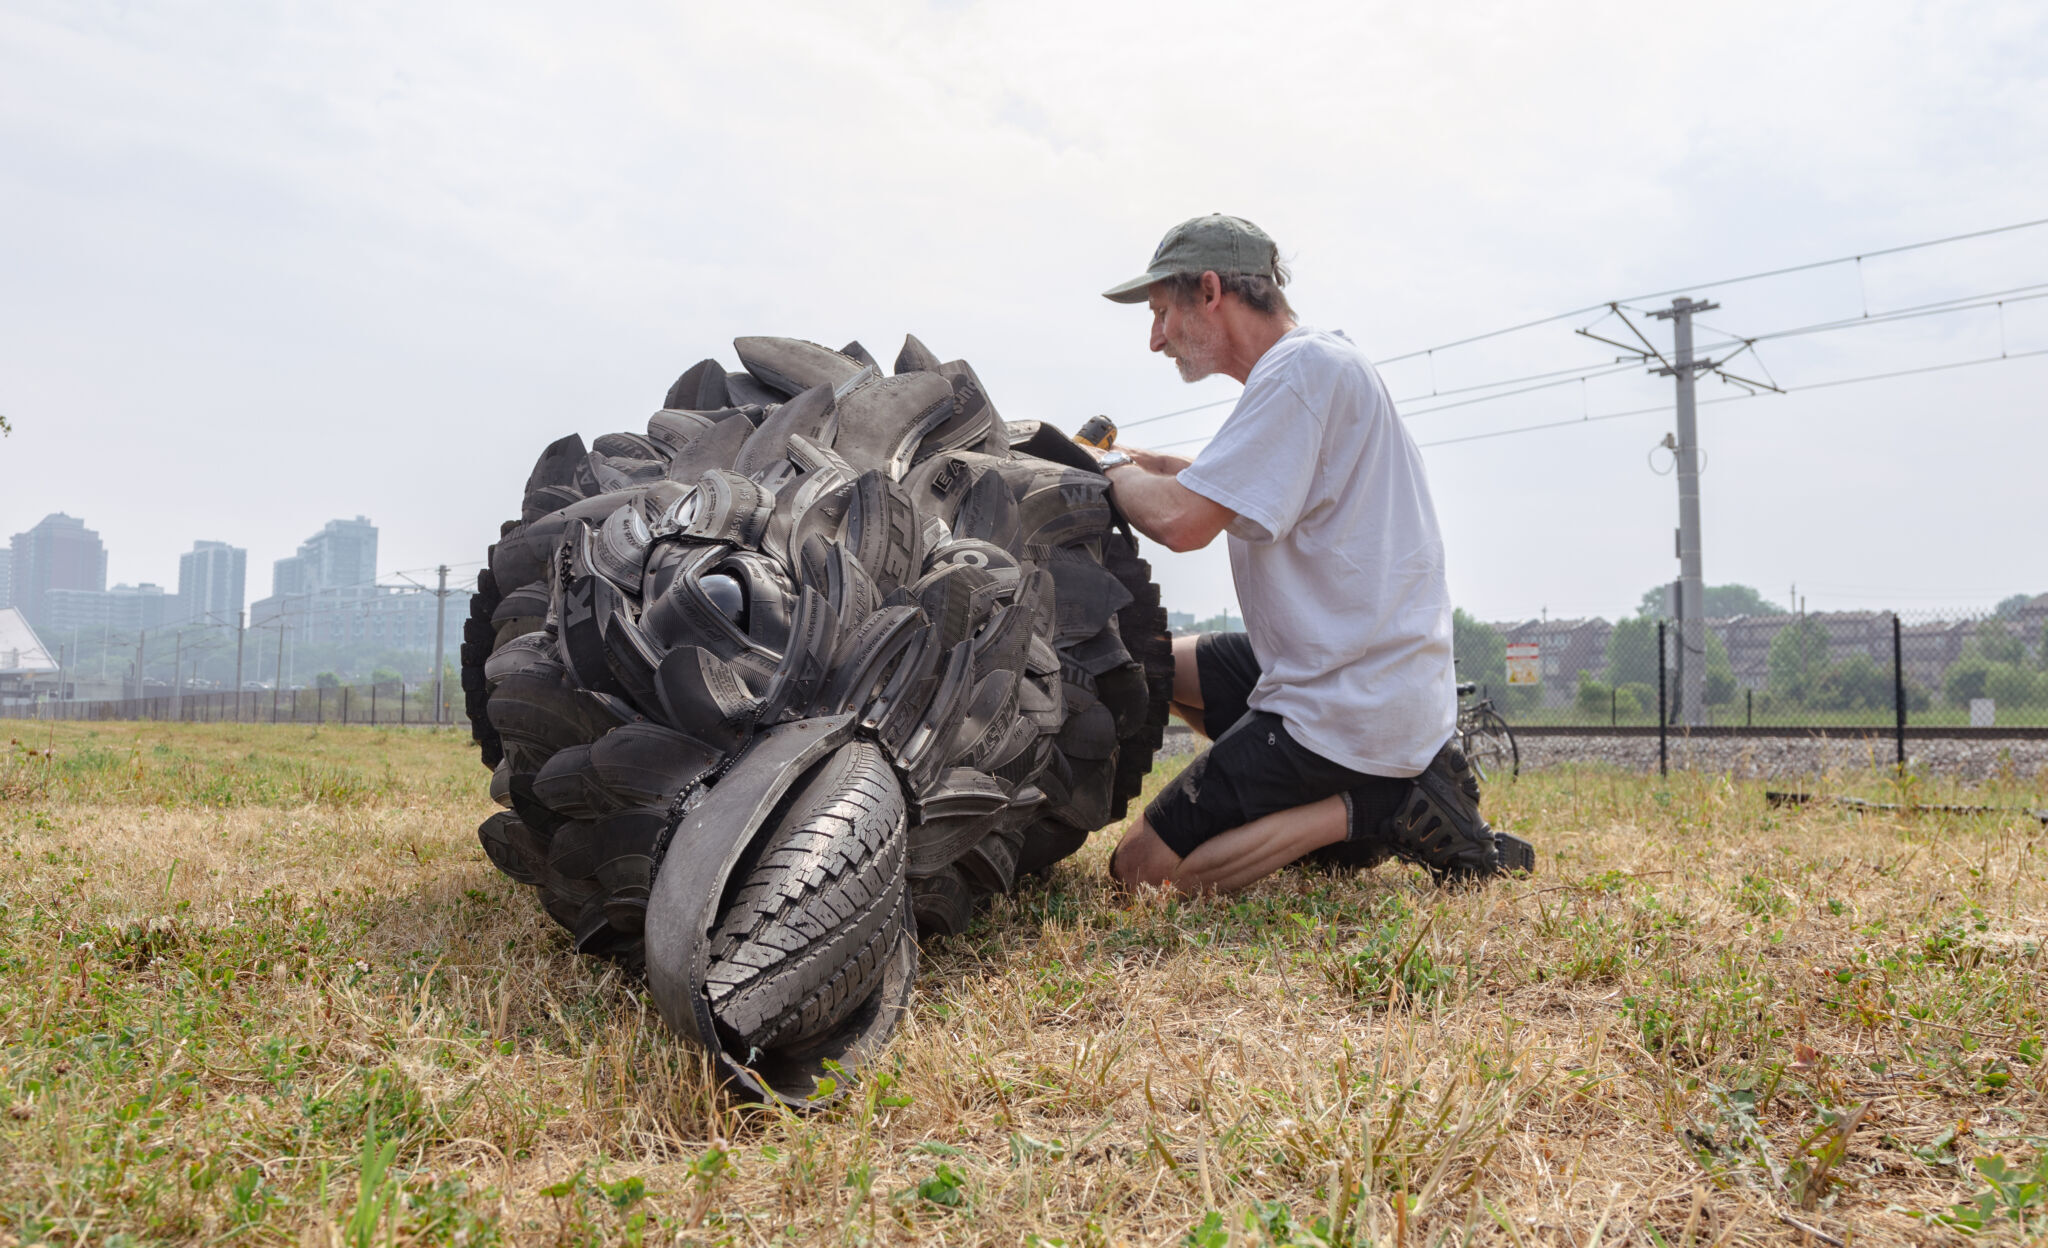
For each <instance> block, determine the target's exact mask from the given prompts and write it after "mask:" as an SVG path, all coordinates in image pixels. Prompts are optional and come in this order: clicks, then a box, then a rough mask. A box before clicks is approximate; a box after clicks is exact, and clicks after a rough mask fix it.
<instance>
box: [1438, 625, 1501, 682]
mask: <svg viewBox="0 0 2048 1248" xmlns="http://www.w3.org/2000/svg"><path fill="white" fill-rule="evenodd" d="M1451 655H1452V657H1453V658H1455V659H1456V660H1457V663H1458V679H1459V680H1470V681H1476V682H1478V683H1479V684H1482V685H1486V686H1488V687H1489V688H1491V689H1493V690H1496V691H1505V689H1506V687H1507V683H1508V643H1507V641H1506V639H1505V638H1503V637H1502V636H1501V635H1500V630H1498V629H1496V628H1494V626H1493V625H1491V624H1488V623H1486V622H1485V621H1483V620H1480V619H1476V618H1474V617H1473V616H1472V615H1471V614H1469V613H1468V612H1466V610H1465V609H1464V608H1463V607H1460V608H1458V609H1457V610H1454V611H1452V612H1451Z"/></svg>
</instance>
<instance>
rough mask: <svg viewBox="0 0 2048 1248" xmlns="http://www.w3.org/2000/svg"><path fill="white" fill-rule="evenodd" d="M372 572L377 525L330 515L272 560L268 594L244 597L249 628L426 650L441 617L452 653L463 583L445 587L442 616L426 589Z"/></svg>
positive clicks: (464, 614)
mask: <svg viewBox="0 0 2048 1248" xmlns="http://www.w3.org/2000/svg"><path fill="white" fill-rule="evenodd" d="M376 579H377V526H376V525H374V524H371V523H370V522H369V520H367V519H365V518H364V517H362V516H357V517H356V518H355V519H354V520H332V521H329V522H328V524H327V526H326V527H325V528H323V529H321V530H320V531H319V532H318V533H315V534H314V535H313V536H312V537H310V538H307V539H306V541H305V542H304V543H302V544H301V545H300V546H299V553H298V554H296V555H293V556H291V557H289V558H286V559H279V560H278V561H277V562H276V563H275V564H274V565H272V569H271V582H270V586H271V588H270V596H269V597H267V598H261V599H258V600H257V601H255V602H253V603H250V604H249V627H251V628H268V629H279V628H282V629H283V630H284V631H285V632H288V633H289V634H290V635H291V636H292V637H293V638H294V639H295V640H296V642H297V643H298V644H305V645H331V646H350V647H360V648H363V649H366V650H370V651H378V650H432V649H433V648H434V641H435V638H434V623H435V620H436V619H437V618H440V619H442V620H443V625H442V626H443V628H444V629H445V630H446V633H445V636H446V637H447V638H448V639H449V640H447V642H446V643H445V645H446V648H447V649H448V650H449V652H450V653H453V647H454V646H456V645H457V644H459V643H460V641H461V639H462V621H463V620H464V619H466V618H468V613H469V592H468V591H467V590H462V589H456V588H453V587H451V588H450V590H449V594H448V608H447V611H446V613H445V615H444V614H443V613H442V612H440V611H439V609H438V608H439V606H440V604H439V603H438V602H437V601H436V599H435V597H434V595H433V594H432V593H430V592H426V591H424V590H420V589H413V588H403V589H401V588H394V587H391V586H381V585H378V584H377V583H376Z"/></svg>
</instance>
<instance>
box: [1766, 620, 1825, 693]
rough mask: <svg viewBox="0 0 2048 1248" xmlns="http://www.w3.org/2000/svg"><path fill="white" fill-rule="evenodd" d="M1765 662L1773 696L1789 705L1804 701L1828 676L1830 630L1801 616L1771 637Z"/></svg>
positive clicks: (1815, 621) (1818, 622) (1817, 621)
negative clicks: (1782, 699)
mask: <svg viewBox="0 0 2048 1248" xmlns="http://www.w3.org/2000/svg"><path fill="white" fill-rule="evenodd" d="M1765 663H1766V665H1767V668H1768V671H1769V675H1768V677H1767V680H1768V682H1769V688H1770V691H1771V692H1772V693H1774V694H1776V695H1777V696H1779V697H1781V698H1784V699H1785V700H1787V701H1789V702H1794V703H1803V702H1805V701H1806V699H1807V696H1808V695H1809V694H1811V693H1812V692H1813V690H1814V687H1815V684H1816V682H1818V681H1819V680H1820V678H1821V677H1822V676H1825V675H1826V674H1827V670H1828V630H1827V629H1826V628H1824V627H1822V626H1821V623H1820V621H1819V620H1816V619H1814V618H1813V617H1812V616H1810V615H1802V616H1800V617H1799V618H1798V619H1797V620H1795V621H1793V622H1792V623H1790V624H1788V625H1786V626H1785V627H1784V628H1781V629H1779V630H1778V635H1777V636H1776V637H1773V638H1771V649H1770V653H1769V654H1768V655H1767V656H1766V658H1765Z"/></svg>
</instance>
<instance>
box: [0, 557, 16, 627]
mask: <svg viewBox="0 0 2048 1248" xmlns="http://www.w3.org/2000/svg"><path fill="white" fill-rule="evenodd" d="M13 605H14V547H12V546H9V547H8V548H7V549H6V550H0V611H4V610H6V609H7V608H8V607H11V606H13Z"/></svg>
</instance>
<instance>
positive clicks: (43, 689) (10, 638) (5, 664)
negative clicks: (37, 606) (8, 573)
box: [0, 607, 63, 704]
mask: <svg viewBox="0 0 2048 1248" xmlns="http://www.w3.org/2000/svg"><path fill="white" fill-rule="evenodd" d="M62 675H63V672H62V669H60V668H59V667H58V666H57V660H56V658H55V656H53V655H52V654H51V653H50V650H49V648H48V647H47V646H45V645H43V642H42V638H40V637H37V636H36V630H35V629H33V628H31V627H29V622H28V617H26V616H24V615H23V614H22V613H21V611H20V609H18V608H15V607H0V703H12V704H20V703H24V702H34V701H36V700H37V699H39V698H48V697H53V696H55V695H56V693H57V691H58V690H57V682H58V678H59V677H60V676H62Z"/></svg>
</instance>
